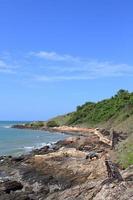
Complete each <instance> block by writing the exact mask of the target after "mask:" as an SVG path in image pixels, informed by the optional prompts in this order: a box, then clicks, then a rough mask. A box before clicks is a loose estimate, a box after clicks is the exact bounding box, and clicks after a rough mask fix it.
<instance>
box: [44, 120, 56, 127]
mask: <svg viewBox="0 0 133 200" xmlns="http://www.w3.org/2000/svg"><path fill="white" fill-rule="evenodd" d="M46 126H47V127H58V126H59V124H58V123H57V122H56V121H54V120H51V121H48V122H47V124H46Z"/></svg>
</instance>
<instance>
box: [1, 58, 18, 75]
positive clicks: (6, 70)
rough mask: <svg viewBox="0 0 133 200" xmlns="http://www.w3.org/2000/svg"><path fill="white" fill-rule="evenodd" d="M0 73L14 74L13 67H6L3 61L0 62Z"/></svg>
mask: <svg viewBox="0 0 133 200" xmlns="http://www.w3.org/2000/svg"><path fill="white" fill-rule="evenodd" d="M0 73H9V74H12V73H15V71H14V69H13V67H11V66H10V65H8V64H7V63H6V62H5V61H3V60H0Z"/></svg>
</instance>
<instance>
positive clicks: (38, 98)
mask: <svg viewBox="0 0 133 200" xmlns="http://www.w3.org/2000/svg"><path fill="white" fill-rule="evenodd" d="M132 9H133V1H132V0H100V1H99V0H93V1H92V0H19V1H18V0H0V94H1V95H0V97H1V98H0V103H1V106H0V120H43V119H44V120H45V119H48V118H51V117H53V116H55V115H58V114H64V113H67V112H70V111H73V110H75V108H76V106H77V105H80V104H83V103H84V102H86V101H99V100H101V99H103V98H108V97H110V96H112V95H113V94H115V93H116V92H117V91H118V90H119V89H121V88H124V89H128V90H129V91H133V58H132V57H133V56H132V52H133V26H132V24H133V12H132Z"/></svg>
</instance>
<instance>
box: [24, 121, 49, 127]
mask: <svg viewBox="0 0 133 200" xmlns="http://www.w3.org/2000/svg"><path fill="white" fill-rule="evenodd" d="M45 124H46V123H45V122H43V121H36V122H31V123H30V124H25V125H26V126H29V127H31V128H40V127H43V126H45Z"/></svg>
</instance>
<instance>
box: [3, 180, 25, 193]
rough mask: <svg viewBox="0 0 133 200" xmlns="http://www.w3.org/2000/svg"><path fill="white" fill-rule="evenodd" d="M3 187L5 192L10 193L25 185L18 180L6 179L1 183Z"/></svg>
mask: <svg viewBox="0 0 133 200" xmlns="http://www.w3.org/2000/svg"><path fill="white" fill-rule="evenodd" d="M1 188H2V190H3V191H4V192H5V193H8V194H9V193H10V192H11V191H16V190H21V189H22V188H23V185H22V184H21V183H20V182H17V181H6V182H4V183H2V184H1Z"/></svg>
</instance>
